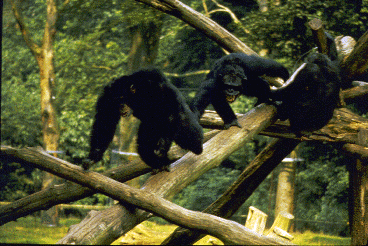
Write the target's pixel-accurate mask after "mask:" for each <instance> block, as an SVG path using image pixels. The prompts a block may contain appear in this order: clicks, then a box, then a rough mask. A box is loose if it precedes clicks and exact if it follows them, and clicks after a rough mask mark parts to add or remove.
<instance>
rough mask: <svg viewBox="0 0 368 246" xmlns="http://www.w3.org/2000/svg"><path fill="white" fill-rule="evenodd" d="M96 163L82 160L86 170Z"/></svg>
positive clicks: (86, 159)
mask: <svg viewBox="0 0 368 246" xmlns="http://www.w3.org/2000/svg"><path fill="white" fill-rule="evenodd" d="M94 163H95V162H94V161H92V160H91V159H89V158H85V159H83V160H82V166H83V169H84V170H88V169H89V168H90V167H91V166H92V165H93V164H94Z"/></svg>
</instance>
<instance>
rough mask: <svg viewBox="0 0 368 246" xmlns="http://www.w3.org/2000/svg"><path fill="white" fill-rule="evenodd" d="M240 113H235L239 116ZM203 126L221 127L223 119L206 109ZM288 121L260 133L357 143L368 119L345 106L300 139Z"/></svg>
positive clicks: (304, 139) (367, 125) (278, 136)
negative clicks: (319, 126) (326, 122)
mask: <svg viewBox="0 0 368 246" xmlns="http://www.w3.org/2000/svg"><path fill="white" fill-rule="evenodd" d="M241 116H242V114H237V117H241ZM200 123H201V125H202V126H203V127H206V128H211V129H221V128H223V121H222V120H221V118H220V117H219V116H218V114H217V113H216V112H215V111H210V110H206V111H205V114H204V115H203V117H202V118H201V120H200ZM289 126H290V125H289V123H288V121H277V122H276V123H275V124H273V125H270V126H269V127H267V128H266V129H265V130H263V131H261V132H260V134H261V135H266V136H270V137H277V138H292V139H298V140H301V141H327V142H331V143H351V144H357V145H360V144H359V139H358V132H359V130H360V129H361V128H363V129H368V119H366V118H363V117H361V116H359V115H357V114H355V113H353V112H351V111H350V110H348V109H346V108H339V109H335V111H334V116H333V118H332V119H331V120H330V122H329V123H328V124H327V125H326V126H325V127H323V128H322V129H320V130H317V131H314V132H312V133H311V134H310V135H304V136H303V137H302V138H301V139H299V138H297V137H296V135H295V134H294V133H293V132H291V131H290V127H289Z"/></svg>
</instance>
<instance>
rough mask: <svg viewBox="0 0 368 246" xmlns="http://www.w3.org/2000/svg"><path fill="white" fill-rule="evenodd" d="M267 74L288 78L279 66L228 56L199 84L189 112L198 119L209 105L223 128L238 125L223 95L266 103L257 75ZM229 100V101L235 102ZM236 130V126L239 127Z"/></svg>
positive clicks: (262, 83) (265, 87) (266, 91)
mask: <svg viewBox="0 0 368 246" xmlns="http://www.w3.org/2000/svg"><path fill="white" fill-rule="evenodd" d="M262 75H268V76H271V77H281V78H283V79H284V80H286V79H288V78H289V73H288V71H287V70H286V68H285V67H283V66H282V65H281V64H279V63H277V62H275V61H273V60H269V59H264V58H261V57H257V56H249V55H246V54H243V53H232V54H229V55H227V56H224V57H222V58H221V59H219V60H217V61H216V63H215V65H214V66H213V68H212V70H211V72H210V73H209V74H208V75H207V77H206V80H205V81H204V82H203V83H202V84H201V86H200V87H199V89H198V92H197V94H196V96H195V98H194V99H193V101H192V103H191V105H190V106H191V109H192V111H193V112H194V113H195V115H196V117H197V118H198V120H199V119H200V117H201V116H202V115H203V113H204V110H205V109H206V107H207V106H208V105H209V104H212V105H213V107H214V109H215V110H216V112H217V113H218V114H219V115H220V116H221V118H222V120H223V121H224V128H225V129H227V128H229V127H230V126H239V123H238V121H237V119H236V116H235V114H234V111H233V110H232V109H231V107H230V105H229V102H228V100H227V99H226V98H227V97H226V94H228V95H230V94H231V95H235V99H236V97H237V96H238V95H240V94H243V95H245V96H253V97H257V98H258V101H257V104H260V103H263V102H266V101H268V99H269V96H270V86H269V84H268V83H267V82H266V81H265V80H264V79H262V78H261V77H259V76H262ZM235 99H233V100H235ZM239 127H240V126H239Z"/></svg>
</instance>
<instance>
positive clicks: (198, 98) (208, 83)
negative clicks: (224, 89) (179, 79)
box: [189, 79, 215, 121]
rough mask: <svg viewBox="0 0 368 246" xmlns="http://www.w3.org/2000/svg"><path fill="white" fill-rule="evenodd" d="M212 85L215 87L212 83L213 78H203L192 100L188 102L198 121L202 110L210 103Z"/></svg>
mask: <svg viewBox="0 0 368 246" xmlns="http://www.w3.org/2000/svg"><path fill="white" fill-rule="evenodd" d="M214 87H215V84H214V80H213V79H207V80H205V81H204V82H203V83H202V84H201V86H200V87H199V89H198V91H197V93H196V95H195V96H194V98H193V100H192V101H191V103H190V104H189V107H190V109H191V111H192V112H193V113H194V115H195V117H196V118H197V120H198V121H199V119H200V118H201V117H202V115H203V113H204V110H205V109H206V108H207V106H208V105H210V103H211V99H210V97H211V94H212V91H213V89H214Z"/></svg>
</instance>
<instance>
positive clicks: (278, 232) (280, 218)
mask: <svg viewBox="0 0 368 246" xmlns="http://www.w3.org/2000/svg"><path fill="white" fill-rule="evenodd" d="M293 219H294V215H292V214H290V213H288V212H285V211H282V212H280V213H279V214H277V216H276V219H275V221H274V222H273V224H272V226H271V228H270V230H269V231H268V233H267V236H269V237H275V238H280V239H284V238H286V239H288V240H293V238H294V237H293V236H292V235H291V234H289V233H288V231H289V229H290V225H291V221H292V220H293Z"/></svg>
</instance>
